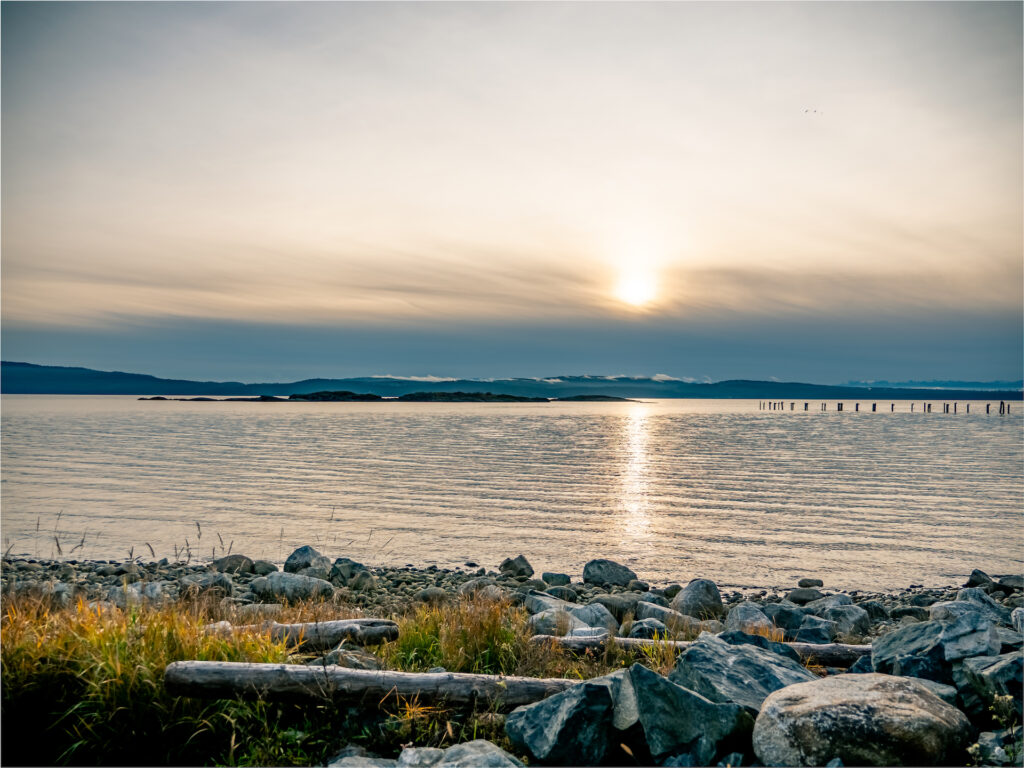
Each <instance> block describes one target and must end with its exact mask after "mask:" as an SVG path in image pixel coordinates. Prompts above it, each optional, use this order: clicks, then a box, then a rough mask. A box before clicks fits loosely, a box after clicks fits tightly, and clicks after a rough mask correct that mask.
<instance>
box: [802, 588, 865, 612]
mask: <svg viewBox="0 0 1024 768" xmlns="http://www.w3.org/2000/svg"><path fill="white" fill-rule="evenodd" d="M842 605H853V600H852V599H851V598H850V596H849V595H844V594H843V593H842V592H839V593H836V594H834V595H826V596H825V597H820V598H818V599H817V600H812V601H811V602H809V603H807V604H805V605H804V613H813V614H814V615H815V616H824V615H825V611H827V610H829V609H830V608H838V607H839V606H842Z"/></svg>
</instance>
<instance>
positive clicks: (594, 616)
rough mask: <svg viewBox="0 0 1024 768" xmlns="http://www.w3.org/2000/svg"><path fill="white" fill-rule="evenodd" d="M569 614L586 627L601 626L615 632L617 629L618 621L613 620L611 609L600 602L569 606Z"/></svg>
mask: <svg viewBox="0 0 1024 768" xmlns="http://www.w3.org/2000/svg"><path fill="white" fill-rule="evenodd" d="M569 615H571V616H572V617H573V618H575V619H577V620H578V621H581V622H583V623H584V624H586V625H587V626H588V627H601V628H603V629H608V630H609V631H611V632H612V634H615V633H616V632H618V629H619V622H618V621H616V620H615V617H614V616H613V615H612V613H611V611H609V610H608V609H607V608H605V607H604V606H603V605H601V603H590V604H588V605H576V606H571V607H570V608H569Z"/></svg>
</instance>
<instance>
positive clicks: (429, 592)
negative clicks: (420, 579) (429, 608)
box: [413, 587, 449, 605]
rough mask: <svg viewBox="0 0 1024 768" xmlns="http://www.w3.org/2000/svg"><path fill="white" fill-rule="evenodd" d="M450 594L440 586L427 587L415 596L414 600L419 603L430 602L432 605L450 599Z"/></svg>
mask: <svg viewBox="0 0 1024 768" xmlns="http://www.w3.org/2000/svg"><path fill="white" fill-rule="evenodd" d="M448 597H449V595H448V593H447V592H445V591H444V590H443V589H441V588H440V587H427V588H425V589H421V590H420V591H419V592H417V593H416V594H415V595H414V596H413V600H415V601H416V602H418V603H429V604H430V605H439V604H440V603H443V602H445V601H446V600H447V599H448Z"/></svg>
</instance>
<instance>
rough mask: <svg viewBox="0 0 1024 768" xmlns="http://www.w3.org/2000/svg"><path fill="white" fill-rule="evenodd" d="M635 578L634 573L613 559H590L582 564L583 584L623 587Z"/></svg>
mask: <svg viewBox="0 0 1024 768" xmlns="http://www.w3.org/2000/svg"><path fill="white" fill-rule="evenodd" d="M635 578H636V573H634V572H633V571H632V570H630V569H629V568H627V567H626V566H624V565H621V564H620V563H616V562H614V561H613V560H601V559H598V560H591V561H590V562H589V563H587V564H586V565H584V566H583V583H584V584H597V585H599V586H619V587H624V586H626V585H627V584H629V582H631V581H632V580H633V579H635Z"/></svg>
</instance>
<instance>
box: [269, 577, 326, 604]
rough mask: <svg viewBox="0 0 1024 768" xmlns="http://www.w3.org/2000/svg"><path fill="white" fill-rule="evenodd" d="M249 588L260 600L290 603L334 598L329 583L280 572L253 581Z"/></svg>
mask: <svg viewBox="0 0 1024 768" xmlns="http://www.w3.org/2000/svg"><path fill="white" fill-rule="evenodd" d="M249 588H250V589H251V590H252V592H253V594H254V595H256V596H257V597H258V598H260V599H262V600H273V601H278V600H286V601H288V602H291V603H294V602H299V601H301V600H312V599H318V598H321V599H329V598H331V597H333V596H334V587H333V586H332V585H331V583H330V582H329V581H323V580H322V579H311V578H310V577H309V576H301V575H299V574H297V573H287V572H282V571H275V572H274V573H271V574H268V575H267V576H260V577H259V578H256V579H253V580H252V583H250V584H249Z"/></svg>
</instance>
